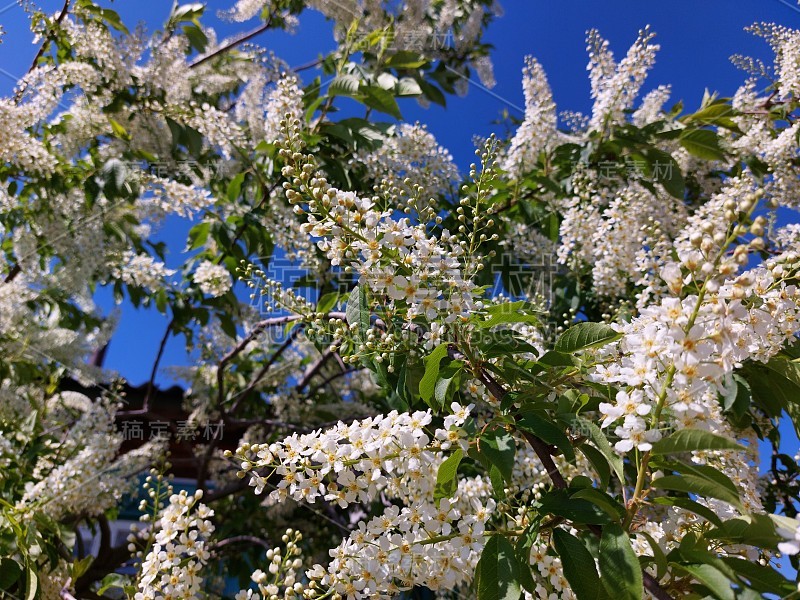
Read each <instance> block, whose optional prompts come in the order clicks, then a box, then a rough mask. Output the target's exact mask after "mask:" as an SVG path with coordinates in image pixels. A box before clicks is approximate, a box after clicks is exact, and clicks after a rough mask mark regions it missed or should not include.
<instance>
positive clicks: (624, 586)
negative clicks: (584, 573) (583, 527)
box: [598, 523, 644, 600]
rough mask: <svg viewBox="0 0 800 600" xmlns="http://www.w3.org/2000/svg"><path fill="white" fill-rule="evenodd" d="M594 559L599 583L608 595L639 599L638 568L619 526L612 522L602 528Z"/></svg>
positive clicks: (640, 597) (640, 588)
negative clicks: (596, 557) (598, 571)
mask: <svg viewBox="0 0 800 600" xmlns="http://www.w3.org/2000/svg"><path fill="white" fill-rule="evenodd" d="M598 556H599V561H598V564H599V566H600V581H601V582H602V584H603V587H605V589H606V592H608V595H609V596H611V597H612V598H618V599H620V600H642V597H643V596H644V585H643V582H642V569H641V567H640V566H639V560H638V559H637V558H636V553H635V552H634V551H633V547H632V546H631V540H630V537H628V533H627V532H626V531H624V530H623V529H622V527H620V526H619V525H617V524H616V523H614V524H611V525H606V526H605V527H603V533H602V535H601V536H600V550H599V553H598Z"/></svg>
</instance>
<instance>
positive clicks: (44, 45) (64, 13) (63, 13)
mask: <svg viewBox="0 0 800 600" xmlns="http://www.w3.org/2000/svg"><path fill="white" fill-rule="evenodd" d="M71 2H72V0H64V5H63V6H62V7H61V12H60V13H58V15H57V16H56V18H55V20H54V21H53V23H54V24H55V25H59V24H61V21H63V20H64V19H65V18H66V16H67V13H68V12H69V5H70V3H71ZM52 41H53V40H52V38H51V37H50V36H49V35H48V36H47V38H46V39H45V40H44V41H43V42H42V45H41V46H39V50H37V51H36V55H35V56H34V57H33V61H32V62H31V66H30V67H28V71H27V73H30V72H31V71H33V70H34V69H35V68H36V65H37V63H38V62H39V59H40V58H42V56H43V55H44V52H45V50H46V49H47V46H48V45H49V44H50V42H52ZM27 73H26V74H27ZM24 92H25V88H20V89H19V90H18V91H17V93H16V95H15V100H16V101H17V102H18V101H19V99H20V98H22V94H23V93H24Z"/></svg>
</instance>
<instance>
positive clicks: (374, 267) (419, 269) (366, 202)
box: [284, 167, 481, 323]
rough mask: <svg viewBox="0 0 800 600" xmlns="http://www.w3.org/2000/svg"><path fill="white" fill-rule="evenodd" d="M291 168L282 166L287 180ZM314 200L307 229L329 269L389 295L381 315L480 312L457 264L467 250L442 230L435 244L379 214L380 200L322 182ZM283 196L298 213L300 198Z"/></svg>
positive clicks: (418, 230) (405, 223) (408, 224)
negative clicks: (355, 276) (347, 271)
mask: <svg viewBox="0 0 800 600" xmlns="http://www.w3.org/2000/svg"><path fill="white" fill-rule="evenodd" d="M294 169H295V168H294V167H284V171H285V174H286V176H287V177H291V176H292V175H293V174H294ZM310 183H311V185H312V186H314V188H315V192H314V194H315V201H314V202H312V203H309V205H308V208H307V213H308V221H307V223H304V224H303V225H302V228H303V230H304V231H306V232H308V233H310V234H311V235H312V236H314V237H319V238H323V239H321V240H320V241H319V242H318V246H319V248H320V249H321V250H322V251H323V252H325V255H326V257H327V258H328V260H330V261H331V264H333V265H335V266H337V265H340V266H344V267H347V268H349V269H352V270H353V271H354V272H355V273H357V274H358V275H359V282H360V283H362V284H365V285H367V286H369V289H370V290H372V292H373V293H375V294H378V295H380V296H388V298H389V304H387V305H386V307H385V310H387V311H389V312H393V311H395V310H397V309H399V308H401V307H405V308H407V311H406V312H405V315H406V316H407V318H408V319H413V318H414V317H416V316H418V315H425V316H426V318H427V319H428V320H430V321H433V320H434V319H435V318H436V317H437V316H441V318H442V319H443V320H444V321H445V322H447V323H452V322H454V321H456V320H458V319H464V320H466V319H468V318H469V315H470V313H471V312H472V311H474V310H475V309H476V308H479V307H480V304H481V302H480V298H479V295H478V291H477V287H476V286H475V284H474V283H473V282H472V281H471V280H470V279H468V278H465V277H464V276H463V267H462V263H461V260H460V258H461V257H463V256H464V254H465V250H464V247H463V246H462V245H461V243H460V242H461V240H460V238H459V237H457V236H453V235H450V233H449V232H448V231H443V232H442V233H441V235H440V236H439V237H438V238H436V237H434V236H431V235H429V233H428V231H427V227H426V224H423V223H417V224H414V223H413V222H412V221H411V219H409V218H401V219H396V218H394V216H393V214H392V211H389V210H384V211H380V210H378V209H377V202H378V198H371V199H367V198H359V197H358V196H356V195H355V194H354V193H352V192H342V191H340V190H337V189H335V188H332V187H328V185H327V183H326V182H325V180H324V179H322V178H314V179H312V181H311V182H310ZM286 195H287V198H288V199H289V201H290V202H292V203H294V204H295V205H296V210H297V211H300V212H301V213H302V212H304V211H305V210H306V209H304V208H303V207H302V206H301V205H300V203H301V202H305V199H304V198H303V196H302V194H300V193H299V192H296V191H294V190H292V189H287V193H286Z"/></svg>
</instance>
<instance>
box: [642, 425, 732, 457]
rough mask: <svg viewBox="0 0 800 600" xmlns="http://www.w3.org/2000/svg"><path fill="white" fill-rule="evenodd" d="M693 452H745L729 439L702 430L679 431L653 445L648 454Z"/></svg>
mask: <svg viewBox="0 0 800 600" xmlns="http://www.w3.org/2000/svg"><path fill="white" fill-rule="evenodd" d="M695 450H745V448H744V447H743V446H741V445H739V444H737V443H736V442H734V441H733V440H731V439H730V438H726V437H723V436H721V435H716V434H715V433H711V432H710V431H706V430H703V429H679V430H678V431H675V432H673V433H672V434H670V435H669V436H668V437H665V438H663V439H661V440H659V441H657V442H656V443H654V444H653V448H652V450H651V451H650V453H651V454H652V455H654V456H656V455H659V454H675V453H677V452H692V451H695Z"/></svg>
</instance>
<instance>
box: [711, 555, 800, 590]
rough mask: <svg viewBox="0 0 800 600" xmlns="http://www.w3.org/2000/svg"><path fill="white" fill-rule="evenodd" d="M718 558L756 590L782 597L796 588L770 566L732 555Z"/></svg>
mask: <svg viewBox="0 0 800 600" xmlns="http://www.w3.org/2000/svg"><path fill="white" fill-rule="evenodd" d="M720 560H722V562H724V563H725V564H726V565H727V566H728V567H730V568H731V569H733V570H734V571H735V572H736V574H737V575H738V576H739V578H740V579H743V580H745V581H746V582H747V583H748V584H749V586H750V587H751V588H753V589H754V590H756V591H758V592H762V593H764V594H777V595H779V596H781V597H783V596H786V595H788V594H791V593H792V592H794V591H796V590H797V586H796V585H795V584H793V583H792V582H791V581H789V580H788V579H786V577H784V576H783V575H781V574H780V573H778V572H777V571H776V570H775V569H772V568H770V567H767V566H762V565H760V564H758V563H756V562H750V561H749V560H745V559H742V558H734V557H732V556H722V557H720Z"/></svg>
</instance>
